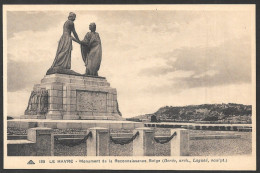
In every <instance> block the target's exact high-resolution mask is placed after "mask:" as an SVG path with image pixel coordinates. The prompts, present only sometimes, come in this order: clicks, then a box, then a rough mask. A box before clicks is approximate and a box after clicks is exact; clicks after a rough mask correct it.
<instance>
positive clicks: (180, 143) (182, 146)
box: [170, 129, 190, 156]
mask: <svg viewBox="0 0 260 173" xmlns="http://www.w3.org/2000/svg"><path fill="white" fill-rule="evenodd" d="M175 132H176V134H177V135H176V136H175V137H173V138H172V140H171V141H170V143H171V156H188V155H189V139H190V138H189V130H187V129H171V134H173V133H175Z"/></svg>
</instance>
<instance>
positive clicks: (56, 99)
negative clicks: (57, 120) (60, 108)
mask: <svg viewBox="0 0 260 173" xmlns="http://www.w3.org/2000/svg"><path fill="white" fill-rule="evenodd" d="M48 103H49V104H62V98H60V97H48Z"/></svg>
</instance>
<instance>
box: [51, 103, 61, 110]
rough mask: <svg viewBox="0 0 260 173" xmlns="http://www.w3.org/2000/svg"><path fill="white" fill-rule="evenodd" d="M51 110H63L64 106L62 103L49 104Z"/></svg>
mask: <svg viewBox="0 0 260 173" xmlns="http://www.w3.org/2000/svg"><path fill="white" fill-rule="evenodd" d="M49 109H50V110H62V109H63V106H62V104H49Z"/></svg>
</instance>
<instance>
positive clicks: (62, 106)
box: [23, 74, 122, 120]
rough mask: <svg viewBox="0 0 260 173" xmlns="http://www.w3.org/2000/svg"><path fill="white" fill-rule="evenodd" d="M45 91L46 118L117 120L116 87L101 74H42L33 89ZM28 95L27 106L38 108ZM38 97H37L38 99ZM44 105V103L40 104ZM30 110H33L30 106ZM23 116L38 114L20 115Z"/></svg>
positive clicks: (119, 117)
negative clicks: (46, 95) (111, 85)
mask: <svg viewBox="0 0 260 173" xmlns="http://www.w3.org/2000/svg"><path fill="white" fill-rule="evenodd" d="M43 90H44V91H45V90H46V91H47V92H48V104H47V105H48V111H47V113H46V119H53V120H59V119H65V120H77V119H82V120H84V119H88V120H121V119H122V117H121V113H120V111H119V108H118V102H117V91H116V89H115V88H111V87H110V84H109V83H108V82H107V80H106V78H104V77H92V76H91V77H90V76H79V75H68V74H50V75H46V76H45V77H44V78H43V79H42V80H41V84H36V85H35V86H34V89H33V91H34V92H37V91H43ZM35 100H37V98H33V96H31V98H30V101H29V105H28V109H29V111H30V109H33V108H35V109H36V108H41V110H42V109H43V108H42V105H38V103H35ZM38 100H39V99H38ZM43 106H44V105H43ZM31 112H37V110H32V111H31ZM23 117H24V118H35V119H38V118H42V117H38V116H30V117H28V116H23Z"/></svg>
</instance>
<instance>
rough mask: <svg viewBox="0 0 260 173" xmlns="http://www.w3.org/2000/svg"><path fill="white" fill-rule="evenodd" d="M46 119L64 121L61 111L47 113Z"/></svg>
mask: <svg viewBox="0 0 260 173" xmlns="http://www.w3.org/2000/svg"><path fill="white" fill-rule="evenodd" d="M46 119H51V120H61V119H62V115H61V112H60V111H56V110H50V111H49V112H48V113H47V116H46Z"/></svg>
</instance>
